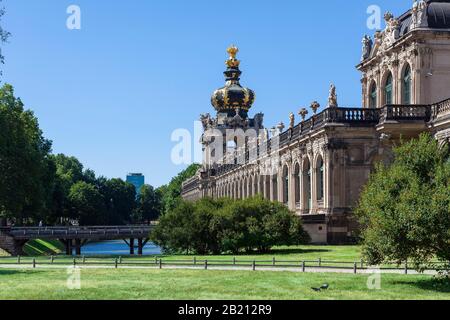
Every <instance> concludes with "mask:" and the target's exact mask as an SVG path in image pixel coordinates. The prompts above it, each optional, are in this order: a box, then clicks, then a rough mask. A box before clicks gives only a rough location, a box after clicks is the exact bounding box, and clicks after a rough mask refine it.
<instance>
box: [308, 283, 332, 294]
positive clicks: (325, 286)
mask: <svg viewBox="0 0 450 320" xmlns="http://www.w3.org/2000/svg"><path fill="white" fill-rule="evenodd" d="M329 287H330V285H329V284H328V283H325V284H323V285H322V286H321V287H320V288H314V287H313V288H311V289H312V290H314V291H315V292H320V291H322V290H328V288H329Z"/></svg>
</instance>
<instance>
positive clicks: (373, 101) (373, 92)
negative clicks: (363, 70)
mask: <svg viewBox="0 0 450 320" xmlns="http://www.w3.org/2000/svg"><path fill="white" fill-rule="evenodd" d="M376 107H377V86H376V85H375V83H373V84H372V86H371V87H370V93H369V108H376Z"/></svg>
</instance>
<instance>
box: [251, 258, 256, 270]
mask: <svg viewBox="0 0 450 320" xmlns="http://www.w3.org/2000/svg"><path fill="white" fill-rule="evenodd" d="M252 268H253V271H256V261H255V260H253V264H252Z"/></svg>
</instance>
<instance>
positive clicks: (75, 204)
mask: <svg viewBox="0 0 450 320" xmlns="http://www.w3.org/2000/svg"><path fill="white" fill-rule="evenodd" d="M68 200H69V202H70V210H71V216H72V217H73V218H75V219H77V220H78V221H79V223H80V225H102V224H105V222H106V208H105V200H104V198H103V196H102V194H101V193H100V192H99V191H98V189H97V188H96V187H95V186H93V185H92V184H89V183H86V182H84V181H79V182H77V183H75V184H74V185H72V186H71V188H70V191H69V195H68Z"/></svg>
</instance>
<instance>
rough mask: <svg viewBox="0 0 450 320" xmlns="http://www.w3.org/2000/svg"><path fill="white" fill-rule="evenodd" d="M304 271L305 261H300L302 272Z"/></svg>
mask: <svg viewBox="0 0 450 320" xmlns="http://www.w3.org/2000/svg"><path fill="white" fill-rule="evenodd" d="M305 271H306V263H305V261H302V272H305Z"/></svg>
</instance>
